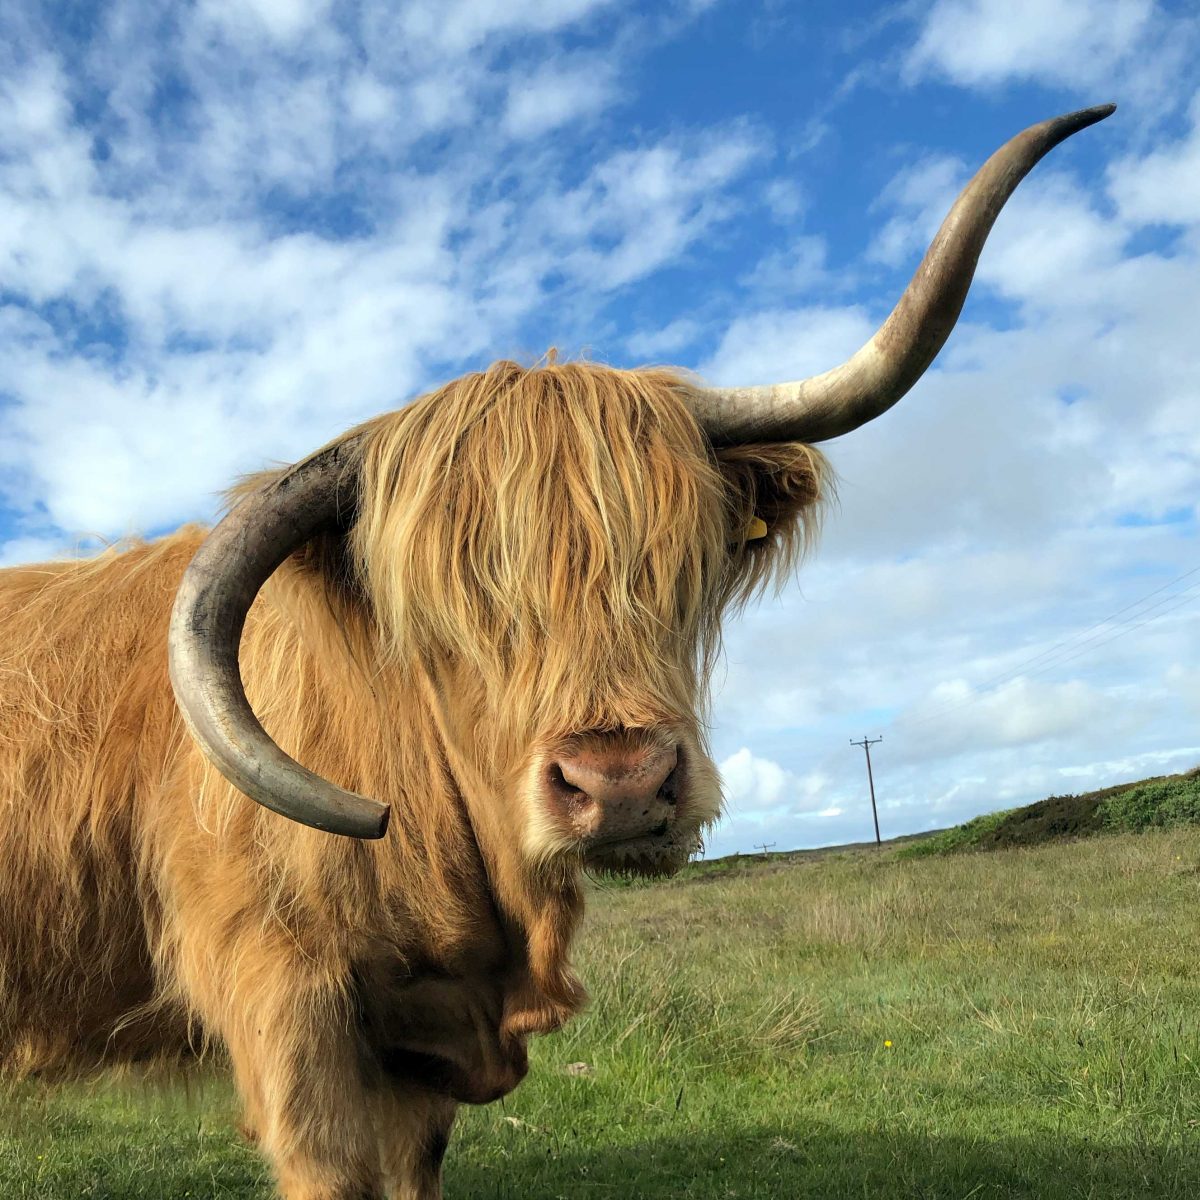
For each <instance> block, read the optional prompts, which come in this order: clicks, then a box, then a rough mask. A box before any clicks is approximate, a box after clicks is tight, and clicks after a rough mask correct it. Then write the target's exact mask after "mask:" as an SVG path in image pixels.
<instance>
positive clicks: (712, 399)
mask: <svg viewBox="0 0 1200 1200" xmlns="http://www.w3.org/2000/svg"><path fill="white" fill-rule="evenodd" d="M1116 107H1117V106H1116V105H1115V104H1101V105H1099V106H1097V107H1096V108H1085V109H1081V110H1080V111H1079V112H1073V113H1068V114H1066V116H1062V117H1054V118H1052V119H1051V120H1049V121H1043V122H1042V123H1041V124H1040V125H1031V126H1030V127H1029V128H1028V129H1026V130H1025V131H1024V133H1019V134H1017V136H1016V137H1015V138H1013V139H1012V140H1011V141H1010V142H1007V143H1006V144H1005V145H1003V146H1002V147H1001V148H1000V149H999V150H997V151H996V153H995V154H993V155H992V157H991V158H989V159H988V160H987V162H985V163H984V164H983V166H982V167H980V169H979V171H978V173H977V174H976V175H975V178H974V179H972V180H971V182H970V183H968V184H967V186H966V187H965V188H964V189H963V192H962V195H960V196H959V198H958V199H957V200H956V201H955V203H954V207H953V208H952V209H951V210H950V215H949V216H948V217H947V218H946V219H945V221H943V222H942V227H941V229H939V230H938V233H937V237H935V238H934V239H933V244H932V245H931V246H930V247H929V249H928V250H927V251H926V253H925V257H924V258H923V259H922V260H921V265H920V266H919V267H918V268H917V272H916V274H915V275H914V276H913V277H912V281H911V282H910V283H909V285H908V287H907V288H906V289H905V291H904V295H903V296H901V297H900V301H899V303H898V304H897V305H896V307H895V308H894V309H892V312H891V315H890V316H889V317H888V319H887V320H886V321H884V323H883V325H882V326H881V327H880V329H879V331H878V332H877V333H876V334H875V336H874V337H872V338H871V340H870V341H869V342H868V343H867V344H866V345H865V346H863V347H862V349H861V350H859V351H858V352H857V353H856V354H855V355H854V356H853V357H852V358H850V359H848V360H847V361H846V362H844V363H843V364H842V365H841V366H840V367H834V368H833V370H831V371H826V372H825V373H824V374H823V375H814V376H813V377H812V378H811V379H803V380H800V381H798V382H796V383H777V384H770V385H767V386H765V387H741V388H702V389H698V390H697V391H696V392H695V393H693V394H692V395H690V396H689V402H690V404H691V406H692V411H693V412H694V413H695V415H696V418H697V420H698V421H699V422H700V424H701V426H702V427H703V428H704V430H705V431H706V432H707V434H708V436H709V438H710V439H711V440H712V441H713V442H714V443H716V444H718V445H737V444H742V443H748V442H784V441H788V442H792V441H794V442H823V441H827V440H828V439H829V438H834V437H840V436H841V435H842V434H843V433H849V432H850V431H851V430H854V429H857V428H858V427H859V426H860V425H865V424H866V423H867V422H868V421H871V420H874V418H875V417H877V416H879V415H880V414H881V413H884V412H886V411H887V410H888V409H889V408H891V406H892V405H893V404H895V403H896V401H897V400H899V399H900V397H901V396H903V395H904V393H905V392H907V391H908V389H909V388H910V387H912V385H913V384H914V383H916V382H917V380H918V379H920V378H921V375H922V374H923V373H924V371H925V368H926V367H928V366H929V364H930V363H931V362H933V359H934V357H935V356H936V354H937V352H938V351H939V350H940V349H941V348H942V345H943V344H944V343H945V341H946V339H947V338H948V337H949V336H950V331H951V329H953V328H954V322H955V321H957V320H958V314H959V313H960V312H961V311H962V306H963V301H964V300H966V298H967V289H968V288H969V287H970V286H971V278H972V276H973V275H974V274H975V264H976V263H977V262H978V261H979V252H980V251H981V250H982V249H983V243H984V241H985V239H986V238H987V235H988V233H989V232H990V231H991V228H992V224H993V223H994V222H995V220H996V217H997V216H998V215H999V213H1000V210H1001V208H1003V207H1004V203H1005V201H1006V200H1007V199H1008V198H1009V196H1011V195H1012V194H1013V191H1014V190H1015V189H1016V186H1017V184H1019V183H1020V182H1021V180H1022V179H1024V178H1025V176H1026V175H1027V174H1028V173H1029V171H1030V170H1032V168H1033V166H1034V165H1035V164H1036V163H1037V162H1038V160H1039V159H1041V158H1042V156H1043V155H1045V154H1047V153H1048V152H1049V151H1050V150H1052V149H1053V148H1054V147H1055V146H1057V145H1058V143H1059V142H1061V141H1064V140H1065V139H1066V138H1069V137H1070V136H1071V134H1073V133H1078V131H1079V130H1081V129H1086V128H1087V126H1089V125H1094V124H1095V123H1096V122H1097V121H1103V120H1104V118H1105V117H1107V116H1109V115H1110V114H1111V113H1112V112H1113V111H1115V109H1116Z"/></svg>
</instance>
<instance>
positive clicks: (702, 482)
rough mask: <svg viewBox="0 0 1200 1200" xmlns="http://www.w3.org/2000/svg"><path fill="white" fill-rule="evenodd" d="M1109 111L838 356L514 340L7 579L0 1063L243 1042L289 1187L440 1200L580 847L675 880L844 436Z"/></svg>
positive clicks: (257, 1106)
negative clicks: (373, 411)
mask: <svg viewBox="0 0 1200 1200" xmlns="http://www.w3.org/2000/svg"><path fill="white" fill-rule="evenodd" d="M1110 111H1111V109H1110V108H1107V107H1106V108H1100V109H1089V110H1087V111H1085V112H1082V113H1076V114H1072V115H1070V116H1067V117H1062V118H1058V119H1057V120H1053V121H1047V122H1045V123H1043V124H1041V125H1038V126H1034V127H1033V128H1032V129H1030V130H1027V131H1026V132H1025V133H1023V134H1021V135H1019V136H1018V137H1017V138H1015V139H1013V141H1011V142H1010V143H1008V144H1007V145H1006V146H1005V147H1004V148H1002V149H1001V150H1000V151H998V152H997V154H996V155H994V156H993V157H992V158H991V159H990V160H989V161H988V162H987V163H986V164H985V165H984V167H983V168H982V169H981V171H980V172H979V174H978V175H977V176H976V178H975V179H974V180H973V181H972V182H971V183H970V185H969V186H968V187H967V189H966V191H965V192H964V193H963V195H962V197H960V199H959V200H958V202H957V204H956V205H955V207H954V209H953V211H952V212H951V214H950V216H949V217H948V218H947V220H946V223H945V224H944V225H943V227H942V229H941V231H940V232H939V234H938V235H937V238H936V240H935V241H934V243H933V245H932V246H931V247H930V250H929V252H928V254H927V255H926V257H925V259H924V261H923V262H922V264H921V266H920V268H919V269H918V271H917V273H916V275H915V277H914V279H913V281H912V283H911V284H910V285H909V287H908V289H907V290H906V291H905V293H904V295H903V297H902V298H901V300H900V302H899V303H898V304H897V306H896V308H895V310H894V311H893V312H892V314H891V316H890V317H889V318H888V319H887V321H886V323H885V324H884V325H883V326H882V328H881V329H880V330H879V332H878V333H877V334H876V335H875V336H874V337H873V338H872V339H871V341H870V342H869V343H868V344H867V345H866V346H864V347H863V348H862V349H861V350H860V351H859V352H858V353H856V354H855V355H854V356H853V357H852V358H851V359H850V360H849V361H848V362H847V363H845V364H844V365H843V366H841V367H838V368H836V369H835V370H833V371H830V372H828V373H826V374H825V375H822V376H818V377H816V378H814V379H810V380H806V381H803V382H800V383H794V384H781V385H778V386H774V387H767V388H745V389H733V390H719V389H711V388H705V387H702V386H701V385H700V384H699V383H698V382H696V381H695V380H693V379H691V378H689V377H687V376H685V375H683V374H682V373H680V372H675V371H669V370H662V369H645V370H631V371H621V370H614V369H611V368H607V367H601V366H596V365H590V364H586V363H560V362H557V361H554V360H553V359H551V360H549V361H546V362H544V363H542V364H539V365H537V366H535V367H532V368H528V369H526V368H522V367H519V366H517V365H514V364H512V363H508V362H501V363H497V364H496V365H494V366H492V367H491V368H489V369H488V370H486V371H483V372H480V373H478V374H474V375H469V376H467V377H465V378H463V379H460V380H458V381H456V382H453V383H450V384H448V385H447V386H445V387H443V388H442V389H441V390H439V391H437V392H434V393H432V394H430V395H426V396H424V397H422V398H421V399H419V400H417V401H415V402H414V403H412V404H410V405H408V406H407V407H405V408H402V409H400V410H399V411H397V412H393V413H389V414H387V415H384V416H381V417H378V418H377V419H375V420H372V421H369V422H367V423H366V424H364V425H362V426H360V427H358V428H357V429H354V430H352V431H350V432H349V433H347V434H345V435H344V436H343V437H340V438H338V439H337V440H336V441H335V442H333V443H332V444H330V445H329V446H327V447H325V448H324V449H323V450H320V451H318V452H317V453H316V454H314V455H313V456H312V457H310V458H309V459H307V460H305V461H304V462H301V463H299V464H298V465H296V466H293V467H290V468H287V469H285V470H283V471H278V472H270V473H266V474H263V475H260V476H258V477H255V478H253V479H251V480H249V481H247V482H245V483H243V484H242V485H241V486H240V487H239V488H237V489H236V491H235V493H234V494H233V497H232V499H233V506H232V510H231V512H230V513H229V515H228V516H227V517H226V518H225V519H224V520H223V521H222V522H221V523H220V524H219V525H218V526H217V527H216V528H215V529H214V530H213V531H212V532H211V533H209V534H207V535H206V533H205V532H204V531H203V530H201V529H197V528H185V529H181V530H180V531H179V532H177V533H175V534H172V535H171V536H169V537H166V538H163V539H162V540H160V541H157V542H153V543H146V544H137V545H133V546H130V547H126V548H121V549H118V550H112V551H109V552H107V553H105V554H102V555H100V556H99V557H98V558H95V559H92V560H89V561H76V562H59V563H51V564H45V565H37V566H23V567H16V568H12V569H9V570H7V571H5V572H3V573H2V574H0V627H2V628H3V630H4V643H3V648H2V649H0V799H2V800H3V803H4V806H5V816H4V821H3V825H2V831H0V914H3V915H2V916H0V1065H2V1066H3V1067H4V1068H5V1069H7V1070H8V1071H9V1072H10V1073H13V1074H21V1073H29V1072H38V1073H42V1074H46V1075H53V1074H64V1073H78V1072H86V1071H89V1070H93V1069H96V1068H100V1067H103V1066H105V1065H107V1064H112V1063H121V1062H131V1061H139V1060H155V1059H163V1058H171V1057H175V1058H187V1057H189V1056H193V1055H195V1054H196V1053H198V1052H201V1051H203V1050H204V1049H205V1048H206V1047H208V1046H210V1045H211V1046H216V1047H220V1048H221V1049H222V1051H223V1052H224V1053H226V1054H227V1055H228V1058H229V1061H230V1063H231V1065H232V1068H233V1072H234V1075H235V1078H236V1082H237V1087H238V1090H239V1093H240V1095H241V1098H242V1101H243V1103H244V1106H245V1126H246V1129H247V1131H248V1133H249V1134H250V1135H251V1136H253V1137H254V1138H255V1139H257V1141H258V1143H259V1145H260V1146H261V1148H262V1150H263V1151H264V1153H265V1154H266V1155H267V1156H268V1157H269V1159H270V1160H271V1162H272V1164H273V1166H274V1169H275V1171H276V1173H277V1177H278V1183H279V1188H280V1190H281V1192H282V1194H283V1195H284V1196H285V1197H286V1198H287V1200H375V1198H378V1197H381V1196H383V1195H390V1196H394V1197H406V1198H410V1200H433V1198H435V1197H437V1196H439V1195H440V1192H441V1188H440V1170H441V1158H442V1154H443V1152H444V1150H445V1147H446V1143H447V1139H448V1136H449V1132H450V1128H451V1123H452V1121H453V1119H454V1113H455V1109H456V1107H457V1106H458V1105H459V1104H463V1103H468V1104H483V1103H487V1102H488V1101H491V1100H494V1099H496V1098H498V1097H501V1096H504V1095H505V1094H506V1093H508V1092H509V1091H510V1090H511V1089H512V1088H514V1087H516V1085H517V1084H518V1083H519V1082H520V1081H521V1079H522V1077H523V1076H524V1074H525V1071H526V1045H527V1039H528V1038H529V1037H530V1035H531V1034H537V1033H545V1032H548V1031H551V1030H554V1029H557V1028H558V1027H559V1026H561V1025H562V1024H563V1022H564V1021H566V1020H568V1019H569V1018H570V1017H571V1015H572V1014H573V1013H575V1012H576V1011H578V1009H579V1008H580V1006H581V1004H582V1003H583V1002H584V991H583V989H582V987H581V986H580V983H579V982H578V980H577V979H576V977H575V975H574V974H573V972H572V969H571V966H570V964H569V957H568V956H569V950H570V945H571V939H572V935H573V933H574V932H575V929H576V926H577V924H578V922H579V919H580V916H581V912H582V899H581V884H580V875H581V870H582V869H583V868H585V867H591V868H596V869H599V870H613V871H629V872H635V873H655V872H670V871H673V870H675V869H676V868H678V867H679V866H680V864H682V863H683V862H685V861H686V860H687V858H688V856H689V855H690V854H692V853H693V852H694V851H695V850H696V849H697V847H698V846H699V844H700V838H701V836H702V834H703V831H704V830H705V828H706V827H707V826H708V825H709V824H710V823H711V822H712V821H713V820H714V819H715V818H716V817H717V815H718V812H719V808H720V786H719V781H718V778H717V773H716V770H715V768H714V766H713V764H712V762H711V760H710V758H709V757H708V755H707V753H706V749H705V738H704V732H703V725H702V722H701V717H700V714H701V712H702V710H703V705H704V689H705V680H706V677H707V668H708V665H709V663H710V661H711V658H712V655H713V653H714V649H715V647H716V646H717V641H718V635H719V628H720V621H721V618H722V616H723V614H725V613H727V612H728V611H729V610H730V609H731V608H736V607H737V606H738V605H739V604H741V603H743V602H744V601H746V600H747V599H748V598H749V597H751V596H752V595H753V594H755V593H756V592H757V591H758V590H759V589H761V588H762V587H763V586H764V585H767V584H769V583H770V582H771V581H772V580H778V579H781V578H785V577H786V576H787V575H788V573H789V572H790V571H791V570H792V568H793V566H794V565H795V563H796V560H797V558H798V556H799V555H800V554H801V552H802V551H803V550H804V549H805V547H806V546H807V545H808V544H809V541H810V539H811V536H812V534H813V531H814V530H815V528H816V524H817V520H818V515H819V512H820V506H821V501H822V498H823V497H824V496H825V495H826V494H827V492H828V488H829V473H828V470H827V468H826V466H825V462H824V459H823V458H822V456H821V455H820V453H819V452H818V451H817V450H815V449H813V448H812V444H813V443H815V442H820V441H823V440H826V439H828V438H831V437H836V436H838V435H840V434H843V433H847V432H849V431H850V430H852V429H854V428H856V427H857V426H859V425H861V424H863V423H864V422H865V421H868V420H870V419H872V418H873V417H875V416H877V415H878V414H879V413H881V412H883V411H884V410H885V409H887V408H888V407H889V406H890V405H892V404H893V403H895V401H896V400H897V399H899V397H900V396H901V395H903V393H904V392H905V391H907V389H908V388H909V387H911V386H912V384H913V383H914V382H915V381H916V380H917V378H918V377H919V376H920V375H921V373H922V372H923V371H924V369H925V368H926V367H927V366H928V365H929V363H930V361H931V360H932V359H933V357H934V355H935V354H936V353H937V351H938V350H939V349H940V347H941V345H942V343H943V342H944V341H945V339H946V337H947V336H948V335H949V333H950V330H951V328H952V326H953V324H954V321H955V319H956V318H957V316H958V313H959V311H960V309H961V306H962V303H963V300H964V298H965V296H966V292H967V288H968V286H969V284H970V280H971V276H972V273H973V270H974V266H975V262H976V260H977V258H978V255H979V252H980V249H981V247H982V245H983V241H984V238H985V237H986V235H987V233H988V231H989V229H990V227H991V224H992V222H993V220H994V219H995V216H996V214H997V213H998V212H999V210H1000V207H1001V205H1002V204H1003V203H1004V201H1005V200H1006V199H1007V197H1008V196H1009V195H1010V194H1011V192H1012V190H1013V189H1014V188H1015V187H1016V186H1017V183H1018V182H1019V181H1020V179H1021V178H1022V177H1023V176H1024V175H1025V173H1026V172H1028V171H1029V170H1030V169H1031V168H1032V166H1033V165H1034V163H1036V162H1037V160H1038V159H1039V158H1040V157H1041V156H1042V155H1043V154H1045V153H1046V152H1047V151H1048V150H1049V149H1050V148H1051V147H1052V146H1054V145H1056V144H1057V143H1058V142H1059V141H1061V140H1062V139H1063V138H1065V137H1067V136H1069V135H1070V134H1071V133H1073V132H1075V131H1076V130H1078V129H1081V128H1083V127H1084V126H1086V125H1089V124H1091V123H1093V122H1094V121H1097V120H1099V119H1101V118H1102V117H1104V116H1107V115H1108V113H1109V112H1110ZM168 662H169V666H168ZM172 685H173V686H174V692H173V690H172ZM243 687H244V690H243ZM260 722H261V723H260ZM301 763H303V764H304V766H301V765H300V764H301ZM248 797H249V799H248ZM251 800H256V801H258V802H259V803H258V804H255V803H252V802H251ZM389 817H390V825H389V820H388V819H389ZM339 835H340V836H339Z"/></svg>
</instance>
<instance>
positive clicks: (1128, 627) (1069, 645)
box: [907, 566, 1200, 726]
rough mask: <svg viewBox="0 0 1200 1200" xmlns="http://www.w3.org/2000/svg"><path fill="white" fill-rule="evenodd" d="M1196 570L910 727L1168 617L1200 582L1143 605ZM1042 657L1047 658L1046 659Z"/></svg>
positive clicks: (1191, 597) (1199, 570)
mask: <svg viewBox="0 0 1200 1200" xmlns="http://www.w3.org/2000/svg"><path fill="white" fill-rule="evenodd" d="M1197 573H1200V566H1196V567H1193V568H1192V569H1191V570H1190V571H1185V572H1184V573H1183V574H1182V575H1178V576H1176V577H1175V578H1174V579H1171V580H1169V581H1168V582H1166V583H1164V584H1162V585H1160V586H1159V587H1156V588H1154V589H1153V590H1152V591H1149V592H1147V593H1146V594H1145V595H1143V596H1140V597H1138V599H1136V600H1133V601H1131V602H1130V603H1128V604H1126V605H1125V606H1124V607H1122V608H1118V609H1117V610H1116V611H1115V612H1112V613H1109V614H1108V616H1106V617H1103V618H1101V619H1100V620H1099V621H1096V622H1095V623H1094V624H1092V625H1089V626H1087V627H1086V628H1085V629H1082V630H1080V631H1079V632H1078V633H1073V634H1071V635H1070V636H1069V637H1066V638H1060V639H1059V641H1057V642H1055V643H1054V644H1053V645H1052V646H1049V647H1048V648H1047V649H1045V650H1043V651H1041V652H1040V653H1038V654H1035V655H1032V656H1030V657H1029V658H1025V659H1022V660H1021V661H1020V662H1018V663H1017V664H1016V665H1015V666H1012V667H1008V668H1006V669H1005V670H1003V671H1001V672H999V673H997V674H996V675H993V676H991V677H989V678H988V679H985V680H984V681H983V682H982V683H978V684H975V685H974V686H972V688H971V689H970V691H971V694H970V695H968V696H967V697H965V698H960V699H957V700H954V701H952V702H951V703H949V704H946V705H943V706H942V707H940V708H937V709H935V710H934V711H933V712H931V713H926V714H925V715H924V716H922V717H917V718H915V719H913V720H912V721H909V722H907V724H908V725H910V726H912V725H923V724H925V723H926V722H928V721H933V720H937V719H938V718H939V717H942V716H945V715H947V714H949V713H952V712H957V711H958V710H959V709H960V708H962V707H963V706H964V705H966V704H969V703H971V702H973V701H975V700H978V699H979V698H980V697H981V696H982V695H983V694H984V693H985V692H987V691H989V690H990V689H991V688H993V687H994V686H995V685H996V684H998V683H1004V682H1008V681H1009V680H1012V679H1015V678H1017V677H1018V676H1020V675H1022V674H1026V675H1027V677H1028V678H1037V677H1038V676H1039V675H1044V674H1045V673H1046V672H1047V671H1051V670H1054V669H1055V668H1056V667H1060V666H1063V665H1064V664H1065V663H1067V662H1070V661H1072V660H1073V659H1075V658H1078V657H1080V655H1082V654H1085V653H1087V652H1088V650H1089V649H1099V648H1100V647H1101V646H1105V645H1108V643H1109V642H1115V641H1116V640H1117V639H1118V638H1121V637H1124V636H1125V634H1127V633H1133V632H1134V631H1135V630H1137V629H1141V628H1142V626H1144V625H1149V624H1151V623H1153V622H1154V621H1157V620H1159V619H1160V618H1161V617H1165V616H1166V615H1167V614H1168V613H1170V612H1173V611H1174V610H1175V609H1177V608H1181V607H1182V606H1183V605H1184V604H1186V603H1188V602H1189V601H1191V600H1194V599H1196V598H1197V595H1196V594H1193V593H1197V589H1200V581H1197V582H1196V583H1194V584H1191V585H1190V586H1189V587H1186V588H1184V589H1183V591H1181V592H1175V593H1173V594H1172V595H1170V596H1164V597H1163V599H1161V600H1159V601H1157V602H1156V603H1154V604H1151V605H1149V606H1148V607H1145V608H1142V607H1141V606H1142V605H1144V604H1145V602H1146V601H1147V600H1149V599H1151V598H1152V597H1154V596H1157V595H1158V594H1159V593H1160V592H1163V591H1165V590H1166V589H1167V588H1169V587H1174V585H1175V584H1177V583H1181V582H1182V581H1183V580H1185V579H1188V578H1190V577H1191V576H1192V575H1195V574H1197ZM1164 604H1166V605H1169V607H1168V608H1166V609H1165V610H1164V611H1163V612H1160V613H1159V614H1158V615H1157V616H1155V617H1151V618H1149V620H1145V621H1138V622H1137V624H1131V623H1130V622H1132V621H1136V620H1137V618H1138V617H1144V616H1146V614H1147V613H1151V612H1154V610H1155V609H1158V608H1162V606H1163V605H1164ZM1131 609H1140V611H1139V612H1135V613H1132V614H1131V615H1130V616H1129V617H1127V618H1126V619H1125V620H1124V621H1122V622H1119V623H1118V629H1117V631H1116V632H1115V633H1112V636H1110V637H1104V634H1105V633H1110V632H1111V630H1110V629H1107V628H1104V627H1105V626H1108V625H1109V623H1110V622H1111V621H1113V620H1114V619H1115V618H1116V617H1119V616H1121V615H1122V614H1124V613H1128V612H1130V610H1131ZM1093 630H1096V631H1099V632H1096V633H1094V634H1093V636H1091V637H1087V636H1085V635H1087V634H1092V633H1093ZM1081 639H1082V640H1081ZM1063 651H1067V652H1068V653H1066V654H1063V653H1062V652H1063ZM1043 660H1047V661H1044V662H1043ZM1038 662H1042V663H1043V665H1042V666H1041V667H1039V668H1038V669H1037V670H1036V671H1027V668H1028V667H1031V666H1033V665H1034V664H1036V663H1038Z"/></svg>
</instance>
